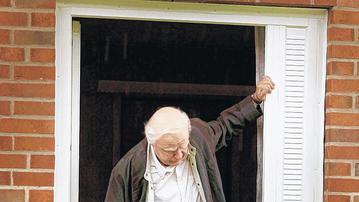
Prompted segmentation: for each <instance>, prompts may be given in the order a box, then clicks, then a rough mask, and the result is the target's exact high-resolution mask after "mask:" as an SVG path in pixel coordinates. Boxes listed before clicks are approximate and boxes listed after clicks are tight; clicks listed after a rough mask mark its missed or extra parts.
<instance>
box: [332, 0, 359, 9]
mask: <svg viewBox="0 0 359 202" xmlns="http://www.w3.org/2000/svg"><path fill="white" fill-rule="evenodd" d="M337 5H338V6H342V7H351V8H359V1H358V0H338V3H337Z"/></svg>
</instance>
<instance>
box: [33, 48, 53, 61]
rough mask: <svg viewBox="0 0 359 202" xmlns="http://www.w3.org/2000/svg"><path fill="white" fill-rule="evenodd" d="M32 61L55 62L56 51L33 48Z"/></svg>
mask: <svg viewBox="0 0 359 202" xmlns="http://www.w3.org/2000/svg"><path fill="white" fill-rule="evenodd" d="M30 55H31V61H33V62H54V61H55V50H54V49H45V48H41V49H40V48H32V49H31V53H30Z"/></svg>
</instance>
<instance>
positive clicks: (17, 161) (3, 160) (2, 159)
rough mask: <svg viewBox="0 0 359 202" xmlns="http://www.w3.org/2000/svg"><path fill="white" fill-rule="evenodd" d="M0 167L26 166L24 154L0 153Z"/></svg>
mask: <svg viewBox="0 0 359 202" xmlns="http://www.w3.org/2000/svg"><path fill="white" fill-rule="evenodd" d="M0 168H26V156H25V155H17V154H0Z"/></svg>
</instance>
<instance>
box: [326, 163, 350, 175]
mask: <svg viewBox="0 0 359 202" xmlns="http://www.w3.org/2000/svg"><path fill="white" fill-rule="evenodd" d="M350 175H351V164H350V163H326V164H325V176H350Z"/></svg>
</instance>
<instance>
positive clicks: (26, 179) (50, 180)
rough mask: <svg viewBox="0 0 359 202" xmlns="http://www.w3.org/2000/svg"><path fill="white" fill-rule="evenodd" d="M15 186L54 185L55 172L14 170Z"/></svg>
mask: <svg viewBox="0 0 359 202" xmlns="http://www.w3.org/2000/svg"><path fill="white" fill-rule="evenodd" d="M13 178H14V185H15V186H53V185H54V174H53V173H33V172H14V173H13Z"/></svg>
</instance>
